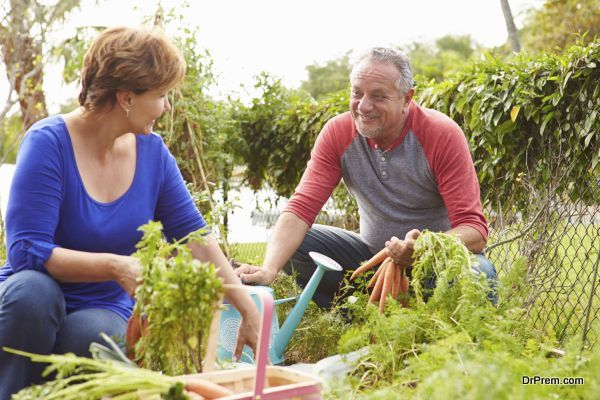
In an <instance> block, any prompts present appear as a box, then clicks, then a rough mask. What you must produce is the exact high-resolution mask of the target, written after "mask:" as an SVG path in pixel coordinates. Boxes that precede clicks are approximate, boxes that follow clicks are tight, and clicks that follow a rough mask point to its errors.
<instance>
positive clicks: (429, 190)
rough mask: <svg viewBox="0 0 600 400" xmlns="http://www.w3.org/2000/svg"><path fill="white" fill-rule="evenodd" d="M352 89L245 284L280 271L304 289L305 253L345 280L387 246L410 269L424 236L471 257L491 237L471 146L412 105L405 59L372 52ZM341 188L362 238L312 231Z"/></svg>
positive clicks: (324, 289) (326, 297)
mask: <svg viewBox="0 0 600 400" xmlns="http://www.w3.org/2000/svg"><path fill="white" fill-rule="evenodd" d="M350 84H351V98H350V111H349V112H346V113H344V114H342V115H338V116H336V117H335V118H333V119H331V120H330V121H328V122H327V124H325V127H324V128H323V130H322V131H321V133H320V134H319V136H318V138H317V140H316V142H315V145H314V148H313V150H312V154H311V159H310V161H309V162H308V166H307V169H306V171H305V172H304V175H303V176H302V179H301V181H300V184H299V185H298V187H297V189H296V192H295V193H294V195H293V196H292V198H291V199H290V201H289V203H288V206H287V207H286V209H285V210H284V211H283V213H282V214H281V216H280V217H279V219H278V220H277V223H276V224H275V229H274V232H273V235H272V239H271V241H270V243H269V244H268V247H267V252H266V256H265V260H264V263H263V267H262V268H257V267H255V266H251V265H243V266H241V267H240V268H238V269H237V270H236V273H237V274H238V276H240V278H241V279H242V281H243V282H245V283H256V284H269V283H271V282H272V281H273V279H274V278H275V276H276V275H277V273H278V272H279V271H280V270H282V269H284V267H285V271H286V272H288V273H290V272H292V271H293V270H295V271H296V272H297V273H298V274H299V275H298V283H299V284H300V285H301V286H304V285H305V284H306V282H307V281H308V279H309V278H310V276H311V275H312V273H313V271H314V269H315V265H314V264H313V262H312V260H311V259H310V257H309V256H308V253H309V252H310V251H317V252H319V253H323V254H325V255H327V256H329V257H331V258H333V259H334V260H336V261H338V262H339V263H340V265H341V266H342V267H343V268H344V269H345V270H346V271H347V270H348V269H355V268H356V267H358V266H359V265H360V263H361V262H362V261H364V260H367V259H369V258H370V257H371V256H372V255H373V254H375V253H376V252H377V251H379V250H381V249H382V248H383V247H384V246H385V247H387V248H388V250H389V252H390V255H391V257H392V258H393V259H394V260H395V261H396V263H399V264H401V265H404V266H407V267H408V266H410V265H411V264H412V262H413V261H412V253H413V244H414V241H415V240H416V239H417V237H418V236H419V234H420V231H421V230H423V229H429V230H432V231H445V232H448V233H451V234H454V235H456V236H458V237H459V238H460V239H461V240H462V241H463V242H464V244H465V245H466V246H467V248H468V249H469V250H470V251H471V252H473V253H477V254H478V253H481V252H482V251H483V249H484V247H485V245H486V240H487V235H488V229H487V223H486V221H485V218H484V216H483V213H482V211H481V201H480V198H479V183H478V181H477V175H476V173H475V168H474V166H473V161H472V159H471V155H470V153H469V148H468V144H467V140H466V139H465V136H464V134H463V132H462V130H461V129H460V127H459V126H458V125H457V124H456V123H454V121H452V120H451V119H450V118H448V117H447V116H445V115H444V114H441V113H439V112H437V111H434V110H429V109H426V108H422V107H420V106H419V105H417V104H416V103H415V102H414V101H413V100H412V97H413V94H414V89H413V81H412V72H411V70H410V65H409V62H408V59H407V58H406V57H405V56H404V55H403V54H401V53H399V52H397V51H396V50H393V49H387V48H373V49H371V50H369V51H368V52H367V53H366V54H365V55H363V56H362V57H361V58H360V59H359V61H358V62H357V63H356V64H355V66H354V68H353V69H352V72H351V74H350ZM341 178H343V179H344V183H345V184H346V186H347V188H348V190H349V192H350V193H351V194H352V195H353V196H354V197H355V198H356V200H357V203H358V207H359V216H360V235H357V234H355V233H353V232H349V231H345V230H343V229H339V228H334V227H327V226H322V225H312V223H313V221H314V219H315V218H316V216H317V214H318V213H319V211H320V210H321V208H322V206H323V204H324V203H325V202H326V201H327V199H328V198H329V196H330V195H331V193H332V191H333V190H334V188H335V187H336V186H337V184H338V183H339V181H340V179H341ZM311 226H312V227H311ZM399 237H402V238H404V240H400V239H399ZM289 261H291V262H289ZM478 261H479V266H478V269H479V271H481V272H483V273H485V274H486V276H487V277H488V279H495V277H496V271H495V269H494V267H493V265H492V264H491V263H490V262H489V261H488V260H487V259H486V258H485V257H484V256H483V255H481V254H478ZM344 274H345V271H344V272H339V273H334V272H327V273H326V275H325V276H324V278H323V281H322V282H321V284H320V286H319V288H318V289H317V292H316V293H315V296H314V298H313V299H314V301H315V302H316V303H317V304H319V305H320V306H322V307H329V306H330V305H331V302H332V300H333V296H334V295H335V293H336V292H337V290H338V289H339V287H340V282H341V280H342V278H343V276H344Z"/></svg>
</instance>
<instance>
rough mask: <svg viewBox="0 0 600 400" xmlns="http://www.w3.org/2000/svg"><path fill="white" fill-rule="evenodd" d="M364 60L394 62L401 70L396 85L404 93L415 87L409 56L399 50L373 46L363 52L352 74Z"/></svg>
mask: <svg viewBox="0 0 600 400" xmlns="http://www.w3.org/2000/svg"><path fill="white" fill-rule="evenodd" d="M364 60H372V61H378V62H382V63H388V64H392V65H393V66H394V67H396V69H398V71H399V72H400V78H398V80H397V81H396V87H397V88H398V90H400V92H401V93H402V94H406V93H407V92H408V91H409V90H410V89H412V88H413V86H414V85H413V76H412V70H411V69H410V62H409V61H408V57H406V56H405V55H404V54H403V53H401V52H399V51H398V50H394V49H390V48H387V47H372V48H370V49H369V50H367V51H366V52H364V53H363V54H361V55H360V56H359V57H358V59H357V60H356V62H355V63H354V66H353V67H352V72H351V73H350V76H352V74H353V73H354V69H355V68H356V67H357V66H358V64H360V63H361V62H362V61H364Z"/></svg>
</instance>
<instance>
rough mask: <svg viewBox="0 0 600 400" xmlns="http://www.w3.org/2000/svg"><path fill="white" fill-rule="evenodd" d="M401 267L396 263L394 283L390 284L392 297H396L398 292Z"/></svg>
mask: <svg viewBox="0 0 600 400" xmlns="http://www.w3.org/2000/svg"><path fill="white" fill-rule="evenodd" d="M402 272H403V268H402V267H401V266H400V265H396V274H395V275H394V284H393V285H392V297H393V298H394V299H397V298H398V293H400V278H402Z"/></svg>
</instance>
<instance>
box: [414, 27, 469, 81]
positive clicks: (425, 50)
mask: <svg viewBox="0 0 600 400" xmlns="http://www.w3.org/2000/svg"><path fill="white" fill-rule="evenodd" d="M476 49H477V44H476V43H475V42H474V41H473V39H472V38H471V36H470V35H458V36H454V35H446V36H443V37H441V38H438V39H437V40H436V41H435V44H434V45H431V44H428V43H422V42H413V43H411V44H410V45H408V46H405V47H404V48H403V49H402V50H403V51H404V52H405V53H406V55H407V56H408V59H409V60H410V64H411V67H412V71H413V75H414V77H415V80H416V81H418V82H419V81H421V82H422V81H430V80H432V79H433V80H435V81H437V82H440V81H442V80H444V79H446V78H447V77H448V76H449V75H451V74H453V73H454V72H456V71H458V70H460V69H461V68H463V67H464V66H465V65H467V64H470V62H471V60H472V58H473V55H474V54H475V51H476Z"/></svg>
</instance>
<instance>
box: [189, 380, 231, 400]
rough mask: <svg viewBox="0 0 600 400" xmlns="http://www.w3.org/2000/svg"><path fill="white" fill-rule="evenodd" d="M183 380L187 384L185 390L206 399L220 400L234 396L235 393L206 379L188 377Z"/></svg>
mask: <svg viewBox="0 0 600 400" xmlns="http://www.w3.org/2000/svg"><path fill="white" fill-rule="evenodd" d="M181 378H183V381H184V383H185V390H187V391H189V392H193V393H196V394H199V395H200V396H202V397H203V398H205V399H218V398H221V397H225V396H231V395H233V391H231V390H230V389H228V388H226V387H223V386H221V385H218V384H216V383H213V382H211V381H209V380H206V379H202V378H197V377H194V376H186V375H184V376H182V377H181Z"/></svg>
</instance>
